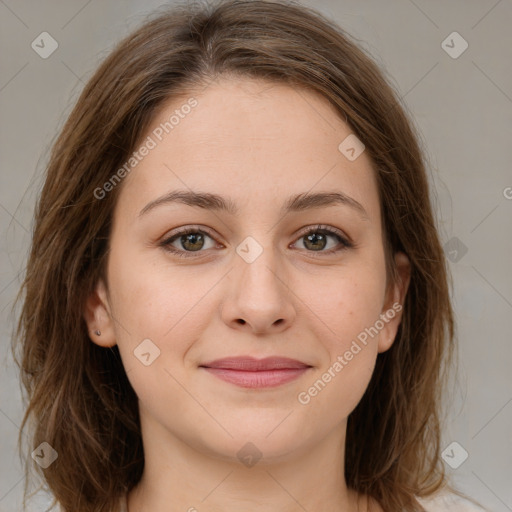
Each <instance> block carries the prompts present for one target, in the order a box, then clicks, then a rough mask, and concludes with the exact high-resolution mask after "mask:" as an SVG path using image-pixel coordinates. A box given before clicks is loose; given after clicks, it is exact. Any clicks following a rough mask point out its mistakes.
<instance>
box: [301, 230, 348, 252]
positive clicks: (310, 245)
mask: <svg viewBox="0 0 512 512" xmlns="http://www.w3.org/2000/svg"><path fill="white" fill-rule="evenodd" d="M329 239H335V240H336V241H337V243H336V242H335V243H334V245H333V244H331V247H330V248H329V249H328V250H324V249H325V248H326V247H327V246H328V245H329ZM299 240H303V242H302V244H303V246H304V247H305V248H306V250H308V252H321V253H322V254H333V253H337V252H339V251H343V250H345V249H348V248H350V247H353V244H352V243H351V242H349V241H348V240H347V238H346V237H345V236H344V235H343V234H342V232H341V231H339V230H337V229H335V228H331V227H329V226H323V225H318V226H316V227H314V228H309V229H308V230H307V231H306V232H305V233H303V234H302V235H301V236H300V238H299ZM296 243H297V242H296Z"/></svg>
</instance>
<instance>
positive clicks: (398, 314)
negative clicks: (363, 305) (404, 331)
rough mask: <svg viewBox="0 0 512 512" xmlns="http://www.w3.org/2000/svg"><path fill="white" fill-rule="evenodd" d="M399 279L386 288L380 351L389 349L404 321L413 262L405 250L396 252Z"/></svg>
mask: <svg viewBox="0 0 512 512" xmlns="http://www.w3.org/2000/svg"><path fill="white" fill-rule="evenodd" d="M395 266H396V269H397V274H398V275H397V281H396V282H395V283H393V282H390V283H389V285H388V288H387V290H386V299H385V300H384V306H383V308H382V312H381V317H380V318H381V321H382V322H383V324H384V327H383V329H382V330H381V331H380V333H379V353H380V352H385V351H386V350H388V349H389V348H390V347H391V345H392V344H393V342H394V341H395V337H396V333H397V331H398V327H399V326H400V322H401V321H402V314H403V305H404V302H405V296H406V294H407V290H408V288H409V282H410V280H411V264H410V262H409V258H408V257H407V256H406V254H404V253H403V252H397V253H395Z"/></svg>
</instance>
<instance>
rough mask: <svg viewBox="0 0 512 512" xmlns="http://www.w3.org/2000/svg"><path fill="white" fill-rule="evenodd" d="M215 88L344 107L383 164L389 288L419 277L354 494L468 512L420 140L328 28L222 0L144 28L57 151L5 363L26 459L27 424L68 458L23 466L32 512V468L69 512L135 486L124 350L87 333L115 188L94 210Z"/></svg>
mask: <svg viewBox="0 0 512 512" xmlns="http://www.w3.org/2000/svg"><path fill="white" fill-rule="evenodd" d="M221 77H232V78H234V79H236V78H237V77H240V78H253V79H263V80H267V81H271V82H274V83H282V84H287V85H289V86H292V87H294V88H296V89H297V90H301V89H302V90H307V91H311V92H315V93H317V94H320V95H321V96H322V97H323V98H324V99H325V100H327V101H328V102H329V103H330V104H331V105H332V106H334V108H335V109H336V111H337V112H338V113H339V115H340V118H341V119H343V120H344V121H346V123H347V124H348V125H349V127H350V129H351V131H352V132H353V133H355V134H356V136H357V137H358V138H359V139H360V140H361V141H363V142H364V144H365V146H366V149H365V151H366V154H367V155H369V156H370V158H371V161H372V163H373V169H374V172H375V176H376V179H377V183H378V190H379V199H380V206H381V216H382V223H383V241H384V245H385V253H386V270H387V275H388V279H390V280H393V281H394V280H396V279H397V278H398V277H397V276H398V274H397V272H396V269H395V267H394V260H393V254H394V253H395V252H397V251H403V252H404V253H405V254H406V255H407V256H408V258H409V260H410V262H411V280H410V285H409V289H408V292H407V295H406V299H405V301H404V304H403V317H402V322H401V325H400V327H399V330H398V333H397V336H396V339H395V341H394V343H393V345H392V347H391V348H390V349H389V350H387V351H386V352H384V353H381V354H379V356H378V358H377V361H376V366H375V370H374V373H373V376H372V378H371V381H370V383H369V385H368V388H367V390H366V392H365V394H364V396H363V397H362V399H361V401H360V403H359V404H358V405H357V407H356V408H355V410H354V411H353V412H352V413H351V414H350V415H349V418H348V426H347V436H346V453H345V478H346V483H347V486H348V487H349V488H352V489H355V490H357V491H358V492H360V493H365V494H367V495H368V496H370V497H372V498H374V499H375V500H377V501H378V502H379V503H380V505H381V506H382V507H383V508H384V510H386V512H392V511H397V512H398V511H421V510H424V509H423V507H422V506H421V504H420V503H419V502H418V500H417V499H416V497H426V496H429V495H431V494H432V493H434V492H435V491H437V490H440V489H441V488H448V489H451V490H452V491H454V492H456V493H457V494H459V495H461V496H462V494H461V493H459V492H458V491H456V490H455V489H453V488H452V487H451V486H450V485H449V484H448V478H447V475H446V474H445V471H444V467H443V463H442V461H441V459H440V451H441V450H440V435H441V411H442V407H441V406H442V401H441V398H442V396H441V390H442V388H443V385H444V384H445V383H446V382H445V381H446V379H447V374H448V368H449V367H450V366H451V364H452V361H453V352H454V347H455V337H454V331H455V327H454V318H453V311H452V306H451V303H450V285H451V282H450V276H449V275H448V271H447V268H446V265H447V264H446V260H445V256H444V253H443V249H442V247H441V245H440V240H439V236H438V232H437V228H436V221H435V218H434V215H433V210H432V206H431V204H430V193H429V182H428V177H427V173H426V167H427V166H426V163H425V161H424V160H425V156H424V155H423V152H422V150H421V149H420V145H419V142H418V141H419V135H418V134H417V132H416V131H415V128H414V127H413V123H412V121H411V120H410V119H409V116H408V114H407V113H406V110H405V108H404V107H403V106H402V105H401V101H400V97H399V95H398V93H396V92H395V91H394V89H393V87H392V86H391V85H390V84H389V83H388V82H387V80H386V79H385V73H384V72H383V71H382V70H380V69H379V67H378V65H377V64H376V63H375V62H374V60H373V59H372V58H371V56H370V55H369V54H367V53H366V51H365V50H363V49H362V48H361V47H360V46H359V45H358V44H357V42H356V40H355V39H354V38H353V37H352V36H350V35H348V34H347V33H345V32H344V31H343V30H342V29H341V28H340V27H339V26H337V25H336V24H334V23H333V22H332V21H330V20H328V19H327V18H325V17H324V16H323V15H322V14H320V13H319V12H317V11H314V10H312V9H310V8H307V7H305V6H302V5H300V4H298V3H296V2H293V1H286V0H280V1H263V0H252V1H237V0H228V1H220V2H216V3H213V4H210V5H203V4H201V3H197V2H196V3H193V4H186V5H185V4H183V3H182V4H178V5H174V6H166V7H165V8H164V9H159V10H158V11H155V12H154V13H153V14H151V15H150V16H149V18H148V19H146V20H145V22H144V23H143V24H142V25H141V26H140V27H139V28H138V29H137V30H135V31H134V32H133V33H131V34H130V35H129V36H128V37H126V38H125V39H124V40H122V41H121V42H120V43H118V44H117V46H116V47H115V48H114V49H113V50H112V51H111V53H110V54H109V55H108V56H107V57H106V59H105V60H104V61H103V62H102V64H101V65H100V66H99V68H98V69H97V70H96V72H95V73H94V74H93V76H92V78H90V80H89V81H88V83H87V84H86V86H85V88H84V89H83V91H82V93H81V95H80V97H79V99H78V101H77V103H76V105H75V107H74V109H73V110H72V112H71V114H70V115H69V117H68V118H67V120H66V122H65V124H64V126H63V129H62V131H61V133H60V135H59V136H58V138H57V139H56V141H55V143H54V145H53V147H52V151H51V154H50V158H49V162H48V165H47V169H46V176H45V182H44V186H43V189H42V191H41V193H40V196H39V198H38V201H37V204H36V207H35V219H34V228H33V238H32V245H31V249H30V253H29V257H28V262H27V267H26V275H25V277H24V281H23V283H22V286H21V288H20V291H19V293H18V297H17V299H16V302H18V301H19V300H20V299H21V297H22V296H23V304H22V309H21V312H20V316H19V320H18V323H17V328H16V330H15V333H14V343H13V352H14V357H15V360H16V362H17V364H18V365H19V366H20V374H21V382H22V385H23V387H24V392H25V393H26V395H27V397H28V400H27V402H28V403H27V408H26V411H25V415H24V418H23V422H22V425H21V429H20V435H19V440H18V443H19V444H20V445H21V435H22V432H23V429H25V428H26V427H27V426H28V424H29V423H30V426H31V432H30V437H29V439H30V443H31V446H32V447H36V446H38V445H39V444H40V443H41V442H43V441H46V442H48V443H49V444H50V445H51V446H52V447H53V448H54V449H55V450H56V451H57V452H58V459H57V461H56V462H55V463H53V464H52V465H50V466H49V467H48V468H47V469H45V470H44V471H42V470H40V469H39V468H37V467H36V466H35V465H34V463H33V462H32V461H31V460H30V459H28V460H29V463H30V464H31V466H30V467H29V465H28V463H27V466H26V469H25V471H26V483H25V499H26V495H27V481H28V480H29V471H30V469H31V468H32V467H34V468H36V469H37V471H39V472H40V473H38V474H42V475H43V477H44V480H43V482H45V485H46V486H47V487H48V488H49V490H50V491H51V493H52V494H53V496H54V498H55V500H54V504H55V503H57V502H58V503H59V504H60V506H61V507H62V510H64V511H65V512H70V511H76V510H80V511H81V512H111V511H115V510H117V506H118V503H119V499H120V497H121V496H122V495H123V494H124V493H126V492H128V491H129V490H131V489H132V488H133V487H134V486H135V485H136V484H137V483H138V481H139V480H140V478H141V476H142V472H143V468H144V453H143V446H142V439H141V432H140V421H139V412H138V403H137V397H136V394H135V392H134V390H133V388H132V387H131V385H130V383H129V381H128V379H127V376H126V373H125V370H124V367H123V364H122V362H121V358H120V355H119V351H118V349H117V346H114V347H112V348H102V347H99V346H98V345H96V344H95V343H93V342H92V341H91V340H90V338H89V335H88V329H87V325H86V322H85V320H84V317H83V311H84V309H85V303H86V299H87V297H88V296H89V295H90V294H91V293H92V292H93V291H94V288H95V285H96V283H97V282H98V279H100V278H103V279H105V277H106V276H105V268H106V262H107V258H108V254H109V235H110V229H111V221H112V217H113V212H114V208H115V206H116V200H117V197H118V195H119V193H120V190H121V189H122V183H120V184H119V185H118V186H116V187H114V188H113V190H112V191H111V192H110V193H108V194H106V195H105V197H103V198H102V199H101V200H98V199H97V198H96V195H95V190H97V188H98V187H101V186H102V185H103V184H104V183H106V182H108V181H109V179H111V177H112V175H113V173H114V172H115V171H116V169H118V168H119V167H120V166H121V165H123V163H124V162H126V161H127V159H128V158H129V157H130V155H131V154H132V152H133V151H134V149H136V148H137V144H138V143H139V142H140V141H141V139H142V137H143V136H144V135H145V134H146V130H147V129H148V127H149V125H150V123H151V122H152V120H153V119H154V117H155V114H156V113H157V112H158V109H159V108H160V107H162V105H163V104H164V102H167V101H169V100H172V99H176V98H178V97H183V96H184V95H186V94H190V93H191V92H192V91H197V90H199V89H200V88H201V87H205V86H208V85H209V84H211V83H213V82H214V81H215V80H217V79H218V78H221ZM105 282H106V279H105ZM16 351H18V352H19V354H18V353H16ZM29 420H30V422H29ZM32 449H33V448H32ZM25 499H24V503H25Z"/></svg>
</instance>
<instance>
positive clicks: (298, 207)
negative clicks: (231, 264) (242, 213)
mask: <svg viewBox="0 0 512 512" xmlns="http://www.w3.org/2000/svg"><path fill="white" fill-rule="evenodd" d="M171 203H183V204H186V205H189V206H195V207H199V208H204V209H206V210H214V211H224V212H227V213H229V214H230V215H233V216H236V215H238V213H239V209H238V207H237V206H236V203H235V202H234V201H233V200H232V199H230V198H224V197H222V196H219V195H217V194H211V193H208V192H193V191H189V190H173V191H172V192H169V193H168V194H165V195H164V196H162V197H159V198H158V199H155V200H154V201H151V202H150V203H148V204H147V205H146V206H144V208H143V209H142V210H141V211H140V213H139V217H141V216H143V215H145V214H146V213H148V212H150V211H151V210H153V209H155V208H156V207H157V206H160V205H163V204H171ZM336 205H344V206H348V207H350V208H352V209H353V210H355V211H356V212H357V213H358V214H359V215H360V216H361V217H362V218H363V219H364V220H369V218H368V214H367V213H366V210H365V209H364V208H363V205H362V204H361V203H359V202H358V201H356V200H355V199H353V198H352V197H350V196H347V195H346V194H344V193H343V192H317V193H307V192H304V193H302V194H298V195H296V196H293V197H290V198H289V199H288V200H287V201H286V202H285V204H284V205H283V206H282V208H281V214H282V215H284V214H286V213H289V212H301V211H305V210H309V209H313V208H322V207H327V206H336Z"/></svg>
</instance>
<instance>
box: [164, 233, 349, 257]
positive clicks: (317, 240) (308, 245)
mask: <svg viewBox="0 0 512 512" xmlns="http://www.w3.org/2000/svg"><path fill="white" fill-rule="evenodd" d="M208 239H209V240H210V244H209V245H208ZM329 239H331V240H333V239H334V240H335V242H334V244H333V243H332V242H331V247H329V248H328V250H324V249H325V248H326V247H328V246H329ZM299 240H303V242H302V244H303V246H304V248H305V250H306V251H307V252H317V253H321V254H324V255H325V254H333V253H337V252H340V251H343V250H346V249H348V248H351V247H354V244H353V243H352V242H350V241H349V240H348V239H347V238H346V237H345V236H344V235H343V233H342V232H341V231H339V230H337V229H336V228H332V227H329V226H324V225H318V226H315V227H313V228H309V229H307V230H306V231H304V232H303V234H302V235H301V236H300V238H299ZM296 243H297V242H295V244H296ZM159 245H160V246H161V247H163V248H164V249H165V250H166V251H168V252H170V253H172V254H175V255H177V256H179V257H183V258H188V257H195V256H199V254H194V253H201V252H205V251H203V250H202V249H212V248H215V247H218V246H217V245H216V243H215V240H214V239H213V237H212V236H211V235H210V234H208V233H207V232H206V231H205V230H203V229H199V228H198V227H188V228H186V229H182V230H180V231H177V232H175V233H173V235H172V236H170V237H168V238H166V239H165V240H163V241H162V242H160V244H159ZM291 245H294V244H291Z"/></svg>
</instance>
